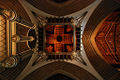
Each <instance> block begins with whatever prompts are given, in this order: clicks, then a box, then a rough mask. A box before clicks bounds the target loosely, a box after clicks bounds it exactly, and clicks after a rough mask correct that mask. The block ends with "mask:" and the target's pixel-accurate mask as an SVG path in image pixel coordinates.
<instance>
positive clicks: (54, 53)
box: [43, 18, 76, 59]
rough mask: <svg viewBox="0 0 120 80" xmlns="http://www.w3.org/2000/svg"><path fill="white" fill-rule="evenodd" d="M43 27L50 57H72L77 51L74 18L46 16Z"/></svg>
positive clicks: (46, 51) (45, 44)
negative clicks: (45, 22)
mask: <svg viewBox="0 0 120 80" xmlns="http://www.w3.org/2000/svg"><path fill="white" fill-rule="evenodd" d="M46 19H47V24H46V26H45V27H44V29H43V33H44V44H43V45H44V48H43V51H44V52H45V53H47V55H48V59H72V53H73V52H74V51H75V49H76V48H75V47H76V45H75V44H76V41H75V27H74V26H73V24H72V18H46Z"/></svg>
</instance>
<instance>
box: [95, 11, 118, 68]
mask: <svg viewBox="0 0 120 80" xmlns="http://www.w3.org/2000/svg"><path fill="white" fill-rule="evenodd" d="M95 42H96V45H97V47H98V49H99V51H100V53H101V55H102V57H103V58H104V59H105V61H106V62H107V63H109V64H112V65H113V66H116V67H117V66H119V65H120V11H119V10H118V11H115V12H113V13H111V14H110V15H109V16H107V18H106V19H105V20H104V21H103V23H102V24H101V26H100V28H99V30H98V32H97V35H96V37H95Z"/></svg>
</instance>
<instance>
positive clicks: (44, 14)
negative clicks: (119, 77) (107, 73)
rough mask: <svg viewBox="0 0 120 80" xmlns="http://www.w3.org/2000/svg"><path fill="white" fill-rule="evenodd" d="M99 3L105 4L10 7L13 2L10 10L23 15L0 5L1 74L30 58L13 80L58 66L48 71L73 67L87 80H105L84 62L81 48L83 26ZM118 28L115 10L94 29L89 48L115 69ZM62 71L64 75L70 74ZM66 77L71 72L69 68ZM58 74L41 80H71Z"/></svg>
mask: <svg viewBox="0 0 120 80" xmlns="http://www.w3.org/2000/svg"><path fill="white" fill-rule="evenodd" d="M1 2H2V1H1ZM101 2H104V1H102V0H18V1H16V2H15V3H14V1H13V2H12V3H11V5H12V6H13V3H14V4H18V5H19V8H22V12H23V13H22V12H18V11H17V10H16V8H15V6H16V5H15V6H14V7H13V8H10V9H6V8H8V7H4V6H5V5H3V4H2V6H1V4H0V67H2V68H4V71H5V70H9V69H12V68H15V67H17V66H19V63H22V62H23V61H24V60H25V59H27V58H28V57H31V58H30V60H29V61H28V63H27V64H26V66H25V67H24V69H23V70H22V71H21V72H19V74H18V75H17V76H16V77H15V79H16V80H24V79H27V77H28V76H29V75H30V74H32V73H34V72H35V71H36V70H38V69H39V68H44V67H45V68H46V66H47V65H48V66H49V64H54V63H55V64H58V65H53V66H54V67H53V68H52V67H50V69H51V70H53V71H54V69H57V67H58V68H63V69H64V67H65V66H64V65H66V64H67V67H68V68H70V66H68V65H73V67H74V66H75V67H78V68H79V69H80V70H79V71H80V72H84V73H85V74H87V75H88V76H89V77H91V79H94V80H104V77H103V76H102V75H101V74H100V72H98V71H97V70H96V69H95V68H94V67H93V65H92V64H91V62H90V60H89V59H88V55H87V54H86V52H85V50H84V45H83V42H82V37H83V32H84V29H85V26H86V24H87V22H88V21H89V18H90V17H91V15H92V13H94V10H95V9H96V8H97V6H99V4H100V3H101ZM3 3H5V2H4V1H3ZM7 4H9V3H7ZM24 14H25V15H26V14H27V16H25V15H24ZM22 15H24V16H22ZM27 17H29V18H27ZM93 20H94V19H93ZM119 27H120V12H119V10H117V11H115V12H113V13H111V14H110V15H109V16H107V18H105V19H104V21H103V22H102V23H101V25H100V26H99V28H96V31H97V32H96V35H94V42H93V43H95V46H94V44H93V46H94V48H96V47H97V48H96V49H97V50H99V51H98V52H97V53H98V54H99V55H100V56H101V57H102V58H103V60H105V61H106V62H107V63H108V64H112V65H115V66H116V65H117V66H119V65H120V56H119V55H120V53H119V47H120V46H119V44H120V39H119V38H120V36H119V32H120V29H119ZM88 31H89V30H88ZM90 34H91V33H90ZM91 42H92V41H91ZM97 50H96V51H97ZM59 65H60V66H59ZM65 68H66V67H65ZM117 68H118V67H117ZM119 68H120V67H119ZM76 69H77V68H76ZM48 70H49V69H48ZM66 70H67V69H66ZM43 71H44V70H43ZM67 71H68V73H69V71H70V70H67ZM71 71H74V69H72V68H71ZM41 72H42V71H41ZM48 72H49V71H48ZM59 72H61V71H59V70H58V72H57V71H56V72H55V73H53V74H55V75H52V74H51V76H53V77H51V76H49V77H48V76H47V77H48V78H45V80H51V79H54V77H57V78H58V77H59V76H61V77H63V78H67V79H71V80H73V79H72V78H73V77H72V78H71V77H69V76H66V75H64V74H60V73H59ZM63 72H64V70H63ZM49 73H50V72H49ZM66 73H67V72H66ZM74 73H76V72H74ZM43 74H44V73H43ZM56 74H57V75H56ZM76 74H77V73H76ZM40 75H42V74H40ZM70 75H71V74H70ZM81 75H82V74H81ZM0 76H1V74H0ZM84 76H85V75H84ZM85 77H86V76H85ZM75 79H76V80H79V79H78V78H75ZM80 79H82V78H80ZM85 79H87V78H85ZM13 80H14V79H13Z"/></svg>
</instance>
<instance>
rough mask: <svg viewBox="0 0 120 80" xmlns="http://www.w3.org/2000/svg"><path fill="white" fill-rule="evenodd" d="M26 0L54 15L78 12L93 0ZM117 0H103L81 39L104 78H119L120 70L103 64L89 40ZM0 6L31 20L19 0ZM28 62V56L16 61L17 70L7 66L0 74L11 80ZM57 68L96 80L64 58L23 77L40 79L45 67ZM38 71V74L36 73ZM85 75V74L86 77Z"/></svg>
mask: <svg viewBox="0 0 120 80" xmlns="http://www.w3.org/2000/svg"><path fill="white" fill-rule="evenodd" d="M26 1H27V2H28V3H30V4H31V5H32V6H34V7H36V8H37V9H38V10H41V11H44V12H46V13H48V14H52V15H55V16H64V15H68V14H71V13H74V12H77V11H80V10H82V9H83V8H86V7H87V6H89V5H90V4H92V3H93V2H94V1H96V0H26ZM60 1H63V2H60ZM119 2H120V0H103V1H102V2H101V3H100V4H99V5H98V7H97V8H96V9H95V11H94V12H93V13H92V15H91V16H90V18H89V20H88V22H87V24H86V26H85V30H84V33H83V38H82V41H83V46H84V49H85V52H86V55H87V57H88V59H89V61H90V63H91V64H92V66H93V67H94V68H95V70H96V71H97V72H98V73H99V74H100V75H101V76H102V77H103V78H104V79H105V80H116V79H118V78H119V75H120V72H118V71H117V70H116V69H115V68H113V67H112V66H111V65H109V64H108V63H106V62H105V61H104V60H103V59H102V58H101V57H100V56H99V55H98V53H97V51H96V50H95V49H94V47H93V44H92V41H90V39H91V36H92V34H93V32H94V31H95V29H96V27H97V25H98V24H99V23H100V22H101V21H102V20H103V19H104V18H105V17H106V16H108V15H109V14H110V13H111V12H113V11H114V10H116V9H118V8H119V7H120V4H119ZM0 8H3V9H13V10H15V11H16V13H17V14H18V16H21V17H22V18H23V19H25V20H27V21H31V20H30V18H29V16H28V14H27V12H26V11H25V9H24V8H23V6H22V5H21V4H20V3H19V1H18V0H0ZM18 28H19V27H18ZM23 30H24V29H23ZM19 32H20V34H22V33H21V32H22V31H20V30H19V29H18V33H19ZM18 45H19V44H18ZM21 45H23V44H21ZM24 45H25V44H24ZM23 48H24V47H23ZM28 62H29V59H28V60H27V61H26V62H25V63H24V62H22V64H19V65H18V66H17V67H16V69H15V70H16V71H15V70H14V68H12V69H7V71H3V73H2V74H0V76H4V77H5V76H6V74H7V77H6V78H7V79H9V78H10V80H14V79H15V78H16V77H17V76H18V75H19V74H20V73H21V72H22V70H23V69H24V67H25V65H27V63H28ZM24 64H25V65H24ZM21 66H24V67H22V68H21ZM19 69H20V71H19ZM59 69H62V70H64V71H67V72H69V73H71V74H73V75H74V76H76V77H78V78H79V79H85V80H87V79H88V78H89V79H91V80H97V79H96V78H95V77H94V76H92V75H91V74H90V73H89V72H87V71H86V70H84V69H82V68H80V67H78V66H76V65H73V64H69V63H66V62H63V61H59V62H54V63H50V64H47V65H45V66H43V67H41V68H38V69H36V70H35V71H34V72H32V73H31V74H30V75H28V76H26V78H25V80H28V79H30V78H31V79H32V80H34V79H35V78H36V79H39V77H45V76H46V74H47V70H48V74H47V75H49V74H51V73H52V72H54V71H55V70H59ZM17 71H18V72H17ZM9 72H13V73H12V74H11V73H9ZM79 72H80V73H79ZM38 73H39V75H36V74H38ZM81 73H82V74H81ZM86 75H88V76H87V77H86ZM11 76H12V77H11ZM31 76H34V77H31ZM3 79H4V78H3Z"/></svg>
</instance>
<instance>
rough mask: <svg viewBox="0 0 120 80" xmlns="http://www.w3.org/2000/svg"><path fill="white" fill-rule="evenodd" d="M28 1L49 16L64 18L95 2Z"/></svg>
mask: <svg viewBox="0 0 120 80" xmlns="http://www.w3.org/2000/svg"><path fill="white" fill-rule="evenodd" d="M26 1H27V2H29V3H30V4H31V5H33V6H34V7H36V8H37V9H39V10H42V11H44V12H46V13H48V14H52V15H56V16H64V15H68V14H71V13H73V12H76V11H79V10H81V9H83V8H85V7H87V6H88V5H90V4H91V3H93V2H94V1H95V0H26ZM57 1H58V2H57ZM61 1H64V2H61Z"/></svg>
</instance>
